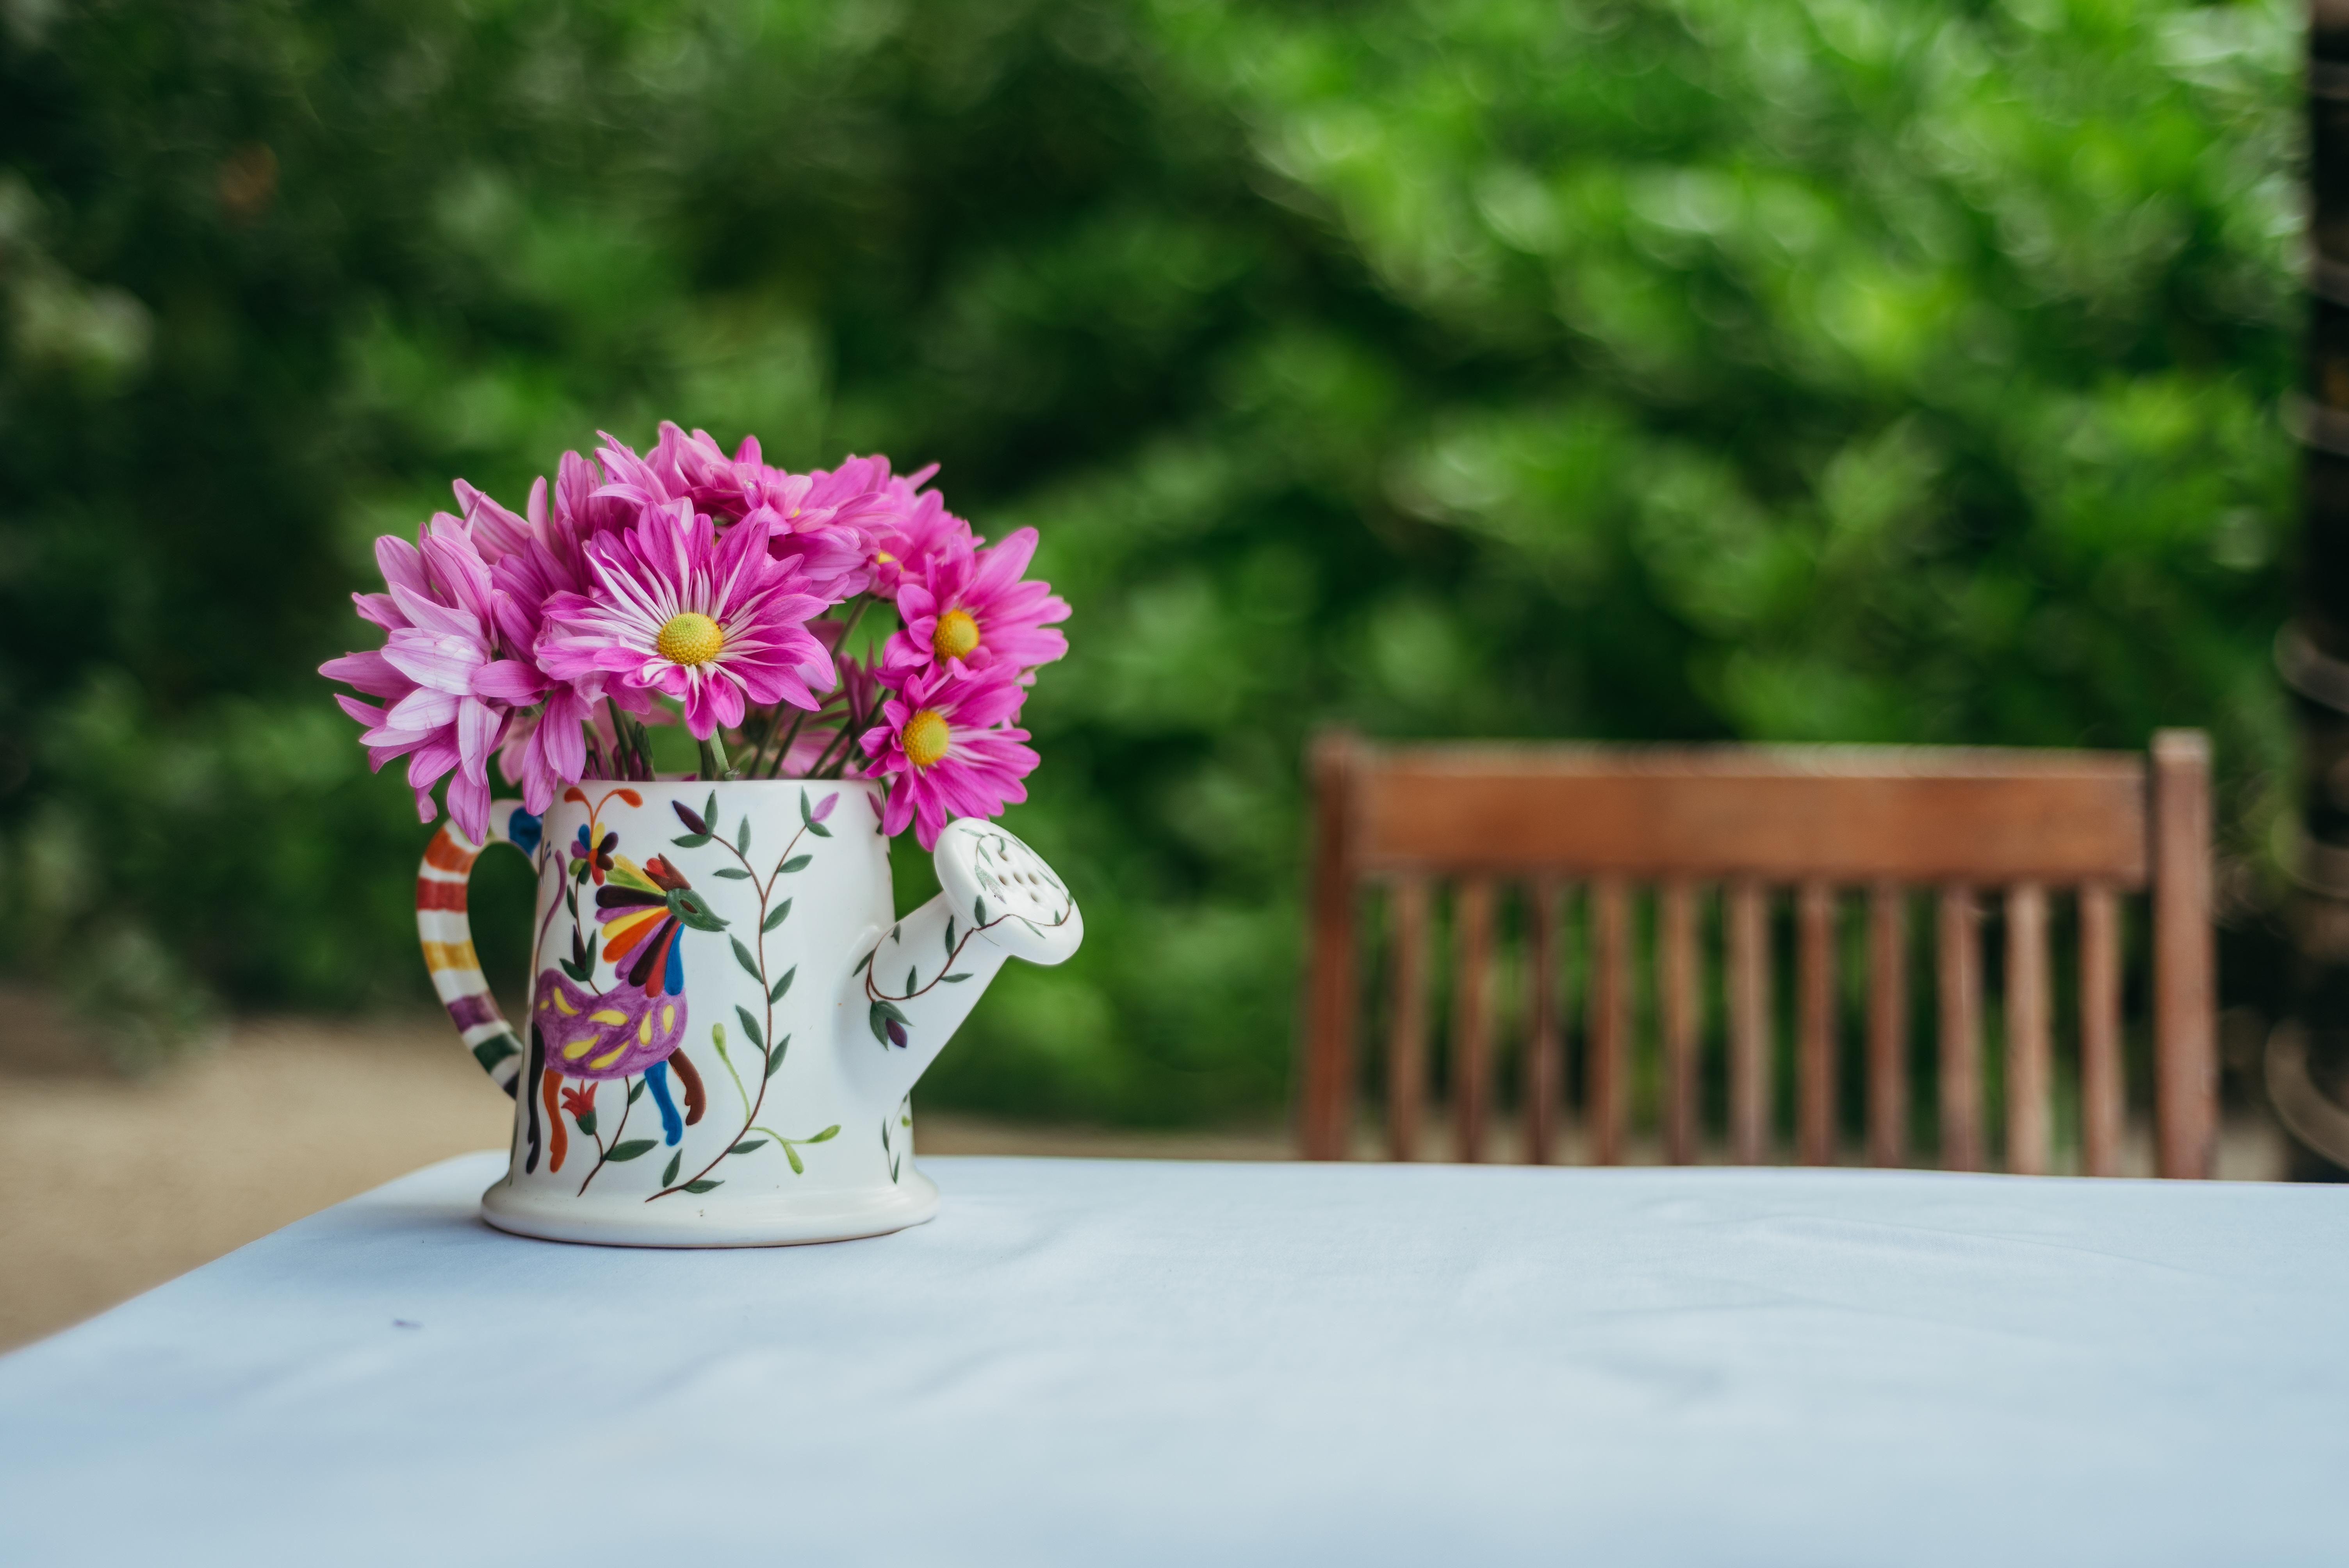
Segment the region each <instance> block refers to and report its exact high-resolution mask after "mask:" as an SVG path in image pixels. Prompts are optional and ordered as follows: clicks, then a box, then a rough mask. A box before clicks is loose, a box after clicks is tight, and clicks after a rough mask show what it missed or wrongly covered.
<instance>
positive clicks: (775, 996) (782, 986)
mask: <svg viewBox="0 0 2349 1568" xmlns="http://www.w3.org/2000/svg"><path fill="white" fill-rule="evenodd" d="M799 972H800V966H799V965H796V964H794V965H792V966H791V967H790V968H789V969H786V970H784V971H783V977H782V978H781V979H780V980H778V981H776V982H775V988H774V989H773V990H771V991H770V992H768V993H767V1005H768V1006H774V1004H776V1003H777V1002H780V1001H781V1000H782V999H783V993H784V992H786V991H788V990H790V989H791V988H792V979H793V978H794V977H796V976H797V975H798V974H799Z"/></svg>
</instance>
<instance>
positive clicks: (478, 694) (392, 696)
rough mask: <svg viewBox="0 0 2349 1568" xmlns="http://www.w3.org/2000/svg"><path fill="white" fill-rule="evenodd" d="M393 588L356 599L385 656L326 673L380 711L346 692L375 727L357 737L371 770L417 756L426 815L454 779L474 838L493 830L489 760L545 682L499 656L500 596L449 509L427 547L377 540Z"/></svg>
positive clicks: (465, 825)
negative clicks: (381, 633)
mask: <svg viewBox="0 0 2349 1568" xmlns="http://www.w3.org/2000/svg"><path fill="white" fill-rule="evenodd" d="M376 563H377V564H378V566H379V567H381V568H382V570H383V578H384V583H385V585H386V588H387V589H388V592H386V593H355V594H353V595H352V599H353V601H354V602H355V603H357V605H358V610H359V614H361V615H362V616H364V617H365V618H366V619H367V620H369V621H372V622H374V623H375V624H377V625H378V626H381V627H383V628H384V629H385V631H386V632H387V633H388V636H387V637H386V638H385V641H384V645H383V646H382V648H380V649H378V650H372V651H363V652H359V653H353V654H347V655H344V656H343V657H341V658H339V659H329V660H327V661H326V663H325V664H324V665H320V666H318V673H319V674H321V675H323V676H326V677H327V678H328V679H329V680H338V681H343V682H346V683H347V684H348V685H350V686H355V687H357V689H358V690H359V691H361V692H363V693H365V694H366V695H367V696H374V697H380V698H382V699H383V701H382V703H381V704H380V705H378V704H372V703H364V702H360V701H358V700H357V698H355V697H349V696H341V695H339V694H338V695H337V696H336V698H335V700H336V702H337V703H338V704H340V705H341V707H342V709H343V711H344V712H345V713H347V714H349V715H350V716H351V717H353V718H355V719H357V720H358V721H359V722H360V723H361V724H363V725H366V726H367V730H366V732H365V733H364V734H362V735H361V736H360V737H359V741H360V744H361V745H363V746H365V747H366V748H367V760H368V763H369V765H370V766H372V767H374V768H376V769H381V768H382V767H383V765H384V764H385V763H387V762H388V761H390V760H391V759H392V758H396V757H406V758H408V759H409V760H408V783H409V788H410V789H413V790H415V792H416V811H417V816H418V817H419V819H420V820H423V821H427V822H429V821H430V820H432V819H433V817H434V816H435V815H436V814H437V813H436V811H435V810H434V807H433V803H432V790H433V787H434V786H435V785H437V784H439V783H440V780H441V779H443V778H444V777H445V778H448V779H449V791H448V793H449V815H450V817H451V818H452V819H454V820H455V821H456V823H457V826H458V827H459V829H460V830H462V831H463V832H464V833H465V834H466V836H467V837H469V838H472V839H475V840H479V839H481V837H483V835H484V834H485V833H486V832H487V830H488V826H489V812H490V782H489V758H490V753H491V752H492V750H493V749H494V748H496V746H497V744H498V740H499V738H500V735H501V734H502V731H503V730H504V728H505V727H506V725H507V724H508V722H509V721H510V720H511V718H512V713H513V710H514V709H515V708H517V707H528V706H529V705H531V704H533V703H535V702H537V701H538V700H539V699H540V698H541V697H542V696H544V694H545V690H546V683H545V681H544V680H543V678H542V677H541V676H540V675H539V674H538V672H537V671H536V670H535V669H533V667H532V666H531V665H528V664H526V663H523V662H522V661H520V660H515V659H502V658H500V657H498V652H499V648H498V638H497V632H496V618H497V617H496V606H495V598H496V595H495V591H494V589H493V588H492V583H491V579H490V569H489V567H488V566H487V565H486V564H485V563H484V562H482V560H481V552H480V551H479V550H478V549H477V548H476V547H475V545H474V542H473V539H472V536H471V531H470V530H469V529H468V528H467V527H466V526H465V524H464V523H463V522H461V521H459V520H458V519H456V518H454V517H451V516H450V515H449V514H448V513H447V512H438V513H435V514H434V515H433V517H432V520H431V521H429V522H428V523H426V524H425V526H424V529H423V531H422V532H421V533H420V534H419V536H418V539H417V542H416V543H415V544H412V545H411V544H409V542H407V541H406V540H404V539H398V538H394V537H391V536H388V535H387V536H386V537H384V538H382V539H379V540H378V541H376Z"/></svg>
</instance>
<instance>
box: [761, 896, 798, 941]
mask: <svg viewBox="0 0 2349 1568" xmlns="http://www.w3.org/2000/svg"><path fill="white" fill-rule="evenodd" d="M791 913H792V901H791V900H790V899H785V900H783V902H782V903H779V904H777V905H775V907H774V909H773V910H772V911H771V913H769V914H768V916H767V918H766V919H765V920H762V921H761V922H760V923H759V930H760V931H761V933H762V934H763V933H765V932H770V931H772V930H774V929H775V927H777V926H779V925H781V924H782V923H783V922H784V921H786V920H788V919H789V918H791Z"/></svg>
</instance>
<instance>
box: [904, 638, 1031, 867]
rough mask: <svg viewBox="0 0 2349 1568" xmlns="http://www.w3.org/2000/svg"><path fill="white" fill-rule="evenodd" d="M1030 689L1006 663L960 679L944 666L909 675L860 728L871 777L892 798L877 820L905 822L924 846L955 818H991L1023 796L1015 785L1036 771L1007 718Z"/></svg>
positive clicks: (930, 844) (1019, 731)
mask: <svg viewBox="0 0 2349 1568" xmlns="http://www.w3.org/2000/svg"><path fill="white" fill-rule="evenodd" d="M1026 697H1027V692H1026V690H1025V689H1024V688H1023V687H1022V686H1020V685H1019V672H1018V671H1017V669H1016V668H1015V667H1013V666H1012V665H998V666H997V667H995V668H993V669H990V670H985V671H981V672H978V673H976V674H974V675H972V676H968V677H959V678H958V677H957V676H955V675H954V673H953V672H952V671H951V670H948V669H947V668H945V667H944V666H943V665H938V666H934V667H932V668H931V669H930V670H928V671H927V672H926V673H923V674H918V675H916V676H912V677H911V678H910V679H908V680H907V681H906V683H905V686H903V687H902V688H901V689H900V691H899V692H898V694H897V695H896V696H892V697H890V698H889V699H888V700H887V701H885V702H884V703H883V704H882V705H881V716H882V722H881V723H879V724H877V725H874V727H872V728H871V729H868V730H866V731H865V732H864V737H863V745H864V751H865V754H866V755H867V756H869V757H871V758H873V761H872V764H871V766H869V767H867V768H866V769H864V776H865V777H866V778H868V779H888V780H889V781H890V782H889V804H888V807H887V810H885V812H884V813H883V815H882V819H881V826H882V830H883V831H885V832H887V833H890V834H893V835H894V834H896V833H901V832H903V831H905V825H906V823H907V822H909V821H910V822H912V823H913V824H914V826H915V836H916V838H917V839H919V840H920V841H921V845H922V848H924V849H926V850H927V849H933V848H935V847H936V844H937V841H938V833H939V831H940V830H942V829H944V828H945V827H946V825H947V822H949V821H951V820H954V819H955V818H957V817H992V816H995V815H996V814H998V813H999V812H1000V811H1001V810H1003V808H1004V807H1005V806H1007V805H1009V804H1011V803H1012V802H1015V801H1019V800H1025V799H1027V798H1028V789H1027V786H1026V785H1024V784H1022V783H1020V780H1021V779H1025V778H1026V777H1027V776H1028V775H1029V774H1030V773H1032V772H1034V771H1035V769H1036V761H1037V758H1036V754H1035V752H1033V751H1031V750H1030V749H1029V748H1027V747H1026V746H1024V745H1022V744H1021V742H1023V741H1025V740H1026V739H1027V738H1028V732H1027V731H1026V730H1024V729H1016V728H1013V727H1010V725H1009V723H1008V722H1007V721H1008V720H1009V719H1010V718H1011V717H1014V716H1015V715H1017V714H1018V713H1019V706H1020V704H1021V703H1022V702H1023V701H1025V700H1026Z"/></svg>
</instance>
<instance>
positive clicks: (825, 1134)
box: [807, 1121, 840, 1143]
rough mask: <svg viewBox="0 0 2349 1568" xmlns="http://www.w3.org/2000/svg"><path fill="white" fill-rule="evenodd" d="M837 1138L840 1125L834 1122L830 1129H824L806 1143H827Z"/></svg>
mask: <svg viewBox="0 0 2349 1568" xmlns="http://www.w3.org/2000/svg"><path fill="white" fill-rule="evenodd" d="M839 1136H840V1123H838V1122H836V1121H835V1122H833V1124H832V1125H831V1126H830V1127H827V1128H825V1129H824V1130H823V1131H822V1132H819V1133H817V1134H816V1135H815V1136H814V1137H813V1138H811V1139H808V1140H807V1141H808V1142H810V1143H829V1142H831V1141H832V1140H833V1139H835V1138H837V1137H839Z"/></svg>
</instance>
